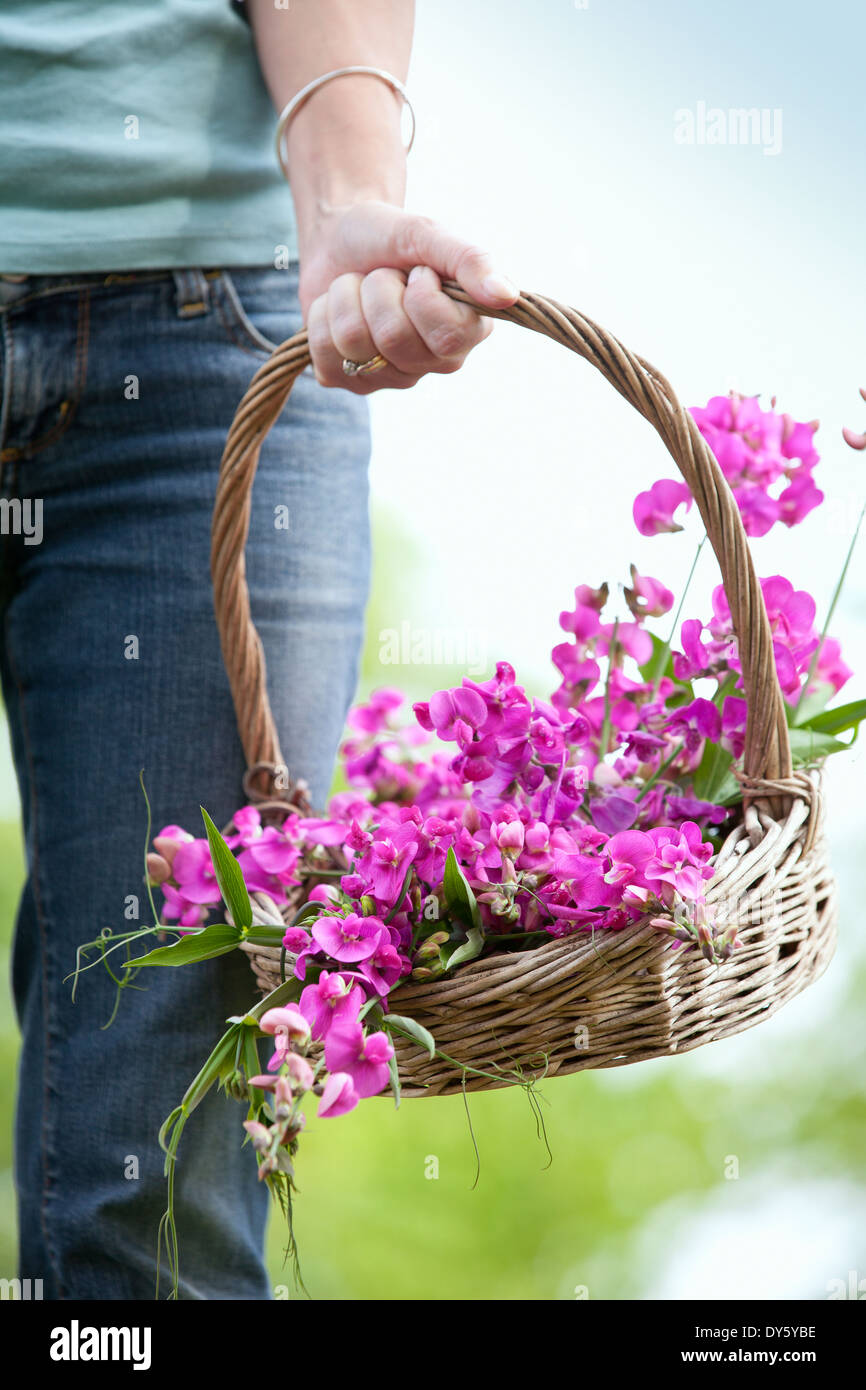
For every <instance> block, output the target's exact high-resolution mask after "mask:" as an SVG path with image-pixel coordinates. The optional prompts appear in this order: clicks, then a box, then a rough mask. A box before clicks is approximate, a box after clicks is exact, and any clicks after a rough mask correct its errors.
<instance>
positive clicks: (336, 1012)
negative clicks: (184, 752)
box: [298, 970, 364, 1042]
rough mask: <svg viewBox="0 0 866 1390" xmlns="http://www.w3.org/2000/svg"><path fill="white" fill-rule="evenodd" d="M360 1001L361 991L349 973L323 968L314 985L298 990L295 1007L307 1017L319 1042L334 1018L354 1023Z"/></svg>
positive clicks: (313, 1034)
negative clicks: (299, 991) (339, 972)
mask: <svg viewBox="0 0 866 1390" xmlns="http://www.w3.org/2000/svg"><path fill="white" fill-rule="evenodd" d="M363 1002H364V991H363V990H362V989H359V988H358V986H357V985H356V984H355V979H354V977H353V976H351V975H338V974H331V973H330V972H329V971H327V970H323V971H322V973H321V975H320V976H319V978H318V980H317V981H316V983H315V984H314V985H307V987H306V989H304V990H303V991H302V993H301V998H300V1003H299V1005H298V1008H299V1009H300V1012H301V1013H302V1014H303V1016H304V1018H305V1019H306V1020H307V1022H308V1024H309V1027H310V1031H311V1033H312V1036H313V1037H314V1038H315V1039H316V1041H317V1042H321V1041H322V1039H323V1038H324V1037H326V1036H327V1034H328V1032H329V1030H330V1028H331V1026H332V1025H333V1023H334V1022H335V1021H337V1020H339V1021H340V1022H341V1023H354V1022H355V1020H356V1019H357V1017H358V1013H359V1011H360V1008H361V1005H362V1004H363Z"/></svg>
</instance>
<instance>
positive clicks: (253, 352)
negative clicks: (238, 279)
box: [213, 275, 279, 357]
mask: <svg viewBox="0 0 866 1390" xmlns="http://www.w3.org/2000/svg"><path fill="white" fill-rule="evenodd" d="M217 284H218V285H219V288H220V290H222V292H223V293H222V294H215V295H214V296H213V301H214V304H215V306H216V311H217V315H218V317H219V320H220V323H221V324H222V326H223V328H224V329H225V331H226V333H227V334H228V336H229V338H230V339H231V341H232V342H233V343H234V345H235V347H239V348H240V349H241V351H242V352H248V353H249V354H250V356H251V357H259V356H262V355H264V356H269V355H270V353H271V352H273V351H274V349H275V348H276V347H278V346H279V345H278V344H277V343H274V345H273V347H272V348H271V347H265V345H264V343H258V344H257V345H256V346H255V347H253V346H252V344H253V343H254V342H255V339H254V338H253V337H251V336H250V337H248V338H247V340H246V342H241V340H240V339H239V338H238V337H236V335H235V328H240V329H243V331H244V332H247V331H248V330H247V329H246V328H244V325H243V324H242V323H237V324H233V323H232V322H231V321H230V320H229V318H228V315H227V313H226V305H225V303H224V302H223V294H225V295H226V297H228V295H227V291H226V288H225V286H226V278H225V276H224V275H220V278H219V280H218V281H217ZM235 293H237V291H235ZM229 303H231V301H230V300H229ZM264 336H265V335H264V334H262V337H263V338H264ZM265 341H269V340H268V339H266V340H265Z"/></svg>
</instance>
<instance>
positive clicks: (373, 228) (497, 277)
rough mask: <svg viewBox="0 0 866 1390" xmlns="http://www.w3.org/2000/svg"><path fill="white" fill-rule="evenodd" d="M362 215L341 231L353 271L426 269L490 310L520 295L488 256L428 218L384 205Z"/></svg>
mask: <svg viewBox="0 0 866 1390" xmlns="http://www.w3.org/2000/svg"><path fill="white" fill-rule="evenodd" d="M366 213H367V215H366V217H365V218H364V219H363V220H361V219H358V220H353V222H352V224H351V227H350V228H347V229H346V230H347V231H349V236H350V238H351V241H352V243H353V244H352V247H351V254H352V258H353V260H354V261H356V262H357V263H358V264H357V268H358V270H365V269H370V270H372V269H375V268H376V267H377V266H381V265H390V266H392V267H393V268H394V269H395V270H411V269H412V267H413V266H416V265H427V266H430V267H431V268H432V269H433V270H435V271H436V273H437V275H438V276H439V277H440V279H442V280H456V281H457V283H458V285H460V286H461V288H462V289H464V290H465V291H466V293H467V294H469V295H471V296H472V298H473V299H475V300H477V302H478V303H479V304H486V305H489V306H490V308H492V309H504V308H505V307H506V306H507V305H509V304H513V303H514V301H515V300H516V299H517V297H518V295H519V294H520V290H519V289H518V287H517V285H515V284H513V282H512V281H511V280H509V279H508V277H507V276H506V275H503V274H502V273H501V272H500V271H499V270H498V268H497V267H496V266H495V265H494V263H493V258H492V257H491V256H490V254H489V253H488V252H487V251H484V250H482V249H481V247H479V246H475V245H473V244H472V243H471V242H468V241H464V239H463V238H462V237H459V236H455V235H454V234H453V233H452V232H449V231H446V229H445V228H444V227H441V226H440V225H439V223H438V222H434V221H433V220H432V218H430V217H421V216H419V215H417V214H415V213H410V212H403V211H402V209H399V210H395V209H393V208H391V207H387V208H386V207H385V206H384V205H383V206H382V207H381V208H378V209H374V208H373V207H368V208H367V209H366ZM347 249H348V248H347Z"/></svg>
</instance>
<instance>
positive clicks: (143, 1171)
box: [0, 0, 517, 1299]
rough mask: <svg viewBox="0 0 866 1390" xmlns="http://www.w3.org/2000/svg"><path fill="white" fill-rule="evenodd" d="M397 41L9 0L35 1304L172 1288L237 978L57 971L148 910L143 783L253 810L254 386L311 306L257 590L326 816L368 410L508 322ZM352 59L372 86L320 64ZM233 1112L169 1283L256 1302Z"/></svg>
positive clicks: (14, 533) (260, 1194) (508, 293)
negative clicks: (242, 682) (240, 455)
mask: <svg viewBox="0 0 866 1390" xmlns="http://www.w3.org/2000/svg"><path fill="white" fill-rule="evenodd" d="M245 9H246V11H248V13H245V12H244V10H245ZM411 29H412V6H411V5H410V4H408V3H406V0H386V2H385V3H380V4H378V5H359V4H357V3H353V2H352V0H292V3H291V5H289V6H286V7H284V6H282V5H277V4H275V3H273V0H257V2H256V3H251V4H248V5H247V6H246V7H243V6H241V5H234V6H231V5H230V4H229V0H213V3H211V4H198V5H189V4H188V3H184V0H171V3H166V2H165V0H139V3H137V4H136V5H135V6H129V5H125V4H123V3H121V2H120V0H109V2H107V3H103V4H101V5H99V6H95V7H93V8H92V10H91V11H88V12H83V11H82V7H79V6H77V5H73V4H69V3H65V2H64V0H43V3H41V4H40V5H38V6H37V5H34V4H33V3H32V0H8V3H7V4H6V5H5V6H4V7H3V10H2V12H0V52H2V57H0V111H2V115H3V119H4V125H5V130H6V133H7V138H6V142H5V143H6V155H5V176H4V181H5V184H6V192H5V197H4V207H5V211H4V212H3V214H2V222H0V272H2V276H0V319H2V325H3V338H2V358H0V373H2V386H3V397H2V419H0V445H2V454H0V465H2V494H0V495H2V498H3V499H5V501H6V506H5V509H4V513H3V515H4V518H5V520H6V523H7V524H6V525H5V526H4V534H3V536H2V538H0V541H2V571H0V585H2V588H0V608H2V618H3V642H2V678H3V693H4V699H5V703H6V708H7V711H8V717H9V725H10V731H11V739H12V746H13V753H14V758H15V764H16V769H17V774H18V778H19V784H20V791H21V799H22V807H23V820H24V830H25V836H26V843H27V857H28V878H27V882H26V886H25V888H24V892H23V896H22V900H21V904H20V909H19V913H18V919H17V923H16V931H15V946H14V959H13V986H14V996H15V1002H16V1008H17V1012H18V1017H19V1021H20V1026H21V1029H22V1033H23V1051H22V1061H21V1074H20V1098H19V1106H18V1116H17V1126H16V1179H17V1186H18V1192H19V1201H20V1245H21V1267H20V1275H21V1277H22V1278H28V1279H31V1280H42V1290H43V1295H44V1297H46V1298H53V1299H71V1298H84V1299H106V1298H108V1299H130V1298H150V1297H152V1295H153V1290H154V1275H155V1262H154V1251H155V1248H156V1229H157V1224H158V1221H159V1217H160V1215H161V1212H162V1210H163V1207H164V1201H165V1193H164V1178H163V1155H162V1153H161V1151H160V1149H159V1146H158V1144H157V1139H156V1135H157V1131H158V1127H159V1125H160V1123H161V1121H162V1120H163V1119H164V1118H165V1116H166V1115H167V1114H168V1112H169V1111H170V1109H171V1108H172V1107H173V1106H174V1105H175V1104H176V1103H177V1101H178V1099H179V1098H180V1095H181V1094H182V1092H183V1089H184V1087H185V1085H186V1083H187V1081H188V1079H189V1078H190V1077H191V1076H192V1075H193V1074H194V1073H195V1071H196V1070H197V1068H198V1066H199V1065H200V1064H201V1062H202V1060H203V1059H204V1057H205V1056H206V1055H207V1052H208V1051H209V1048H210V1046H211V1043H212V1039H213V1034H214V1026H215V1024H216V1023H219V1022H220V1021H221V1020H222V1019H223V1018H225V1017H226V1016H227V1015H229V1014H231V1013H234V1012H236V1011H238V1010H239V1009H240V1008H242V1007H243V1006H244V1005H245V1004H246V1003H247V1002H248V1001H249V998H250V988H251V977H250V974H249V971H248V967H247V966H246V964H245V962H244V961H243V960H241V959H239V958H236V957H235V956H234V955H233V956H231V957H228V958H225V959H222V960H218V961H214V962H210V963H208V964H204V965H200V966H198V967H197V969H196V971H195V972H194V973H193V976H192V978H191V977H190V975H189V973H188V972H187V971H182V972H177V973H175V972H174V971H171V970H166V971H164V972H153V973H154V974H156V975H157V978H155V979H154V978H149V979H148V980H147V981H146V983H144V987H143V988H142V989H141V991H138V990H135V991H127V992H126V993H125V994H124V996H123V998H122V1001H121V1006H120V1009H119V1012H118V1015H117V1017H116V1018H115V1019H114V1021H113V1022H112V1023H111V1026H110V1027H109V1028H108V1029H105V1028H104V1027H103V1026H102V1025H104V1024H106V1023H107V1022H108V1020H109V1017H110V1015H111V1011H112V1007H113V1002H114V990H113V986H112V984H111V981H110V980H109V979H108V978H107V977H106V976H105V974H104V972H103V971H102V970H101V969H97V970H94V971H92V972H90V973H89V974H87V975H85V976H84V977H83V979H82V981H81V983H80V986H79V989H78V993H77V997H76V1000H75V1002H74V1003H73V1002H72V1001H71V998H70V985H69V979H68V976H69V972H70V970H71V969H72V968H73V966H74V962H75V950H76V947H77V946H78V944H79V943H80V942H82V941H86V940H88V939H92V938H93V937H94V936H96V935H97V933H98V932H99V931H100V930H101V929H102V928H104V927H110V928H112V929H115V930H117V929H128V928H129V927H130V926H131V925H134V924H135V922H136V921H137V920H140V921H141V922H142V924H144V923H145V921H146V920H147V909H146V900H145V898H144V894H143V886H142V880H141V871H140V866H141V863H142V847H143V840H144V833H145V808H144V803H143V801H142V798H141V792H140V788H139V785H138V775H139V771H140V769H142V768H143V769H144V774H145V781H146V785H147V790H148V793H149V796H150V800H151V804H152V807H153V817H154V823H155V824H156V825H157V826H159V825H162V824H165V823H166V822H178V823H180V824H182V825H186V826H189V827H190V828H194V827H195V825H196V824H198V820H199V811H198V807H199V804H200V803H201V802H203V803H204V804H205V805H207V807H208V809H209V810H210V812H211V814H212V815H213V816H214V818H215V820H216V821H217V822H218V823H221V822H224V821H226V820H227V819H228V817H229V816H230V815H231V813H232V811H233V810H234V809H235V808H236V806H237V803H238V799H239V791H240V784H241V776H242V773H243V758H242V753H241V748H240V744H239V740H238V735H237V730H236V727H235V720H234V713H233V709H232V704H231V699H230V695H229V690H228V685H227V680H226V676H225V672H224V669H223V666H222V661H221V656H220V651H219V642H218V637H217V633H216V628H215V624H214V619H213V611H212V602H211V594H210V588H209V580H208V549H209V522H210V511H211V507H212V502H213V495H214V487H215V481H216V474H217V469H218V465H219V458H220V453H221V449H222V444H223V441H224V438H225V434H226V431H227V429H228V426H229V424H230V422H231V418H232V414H233V412H234V409H235V406H236V405H237V402H238V400H239V399H240V397H241V395H242V394H243V391H244V389H245V387H246V385H247V383H248V381H249V378H250V377H251V375H252V374H253V372H254V370H255V369H256V368H257V366H258V365H259V364H260V363H261V362H262V361H264V360H265V358H266V357H267V355H268V353H269V351H270V350H271V348H272V346H273V345H274V344H275V343H277V342H280V341H282V340H283V339H285V338H287V337H288V336H290V335H291V334H292V333H294V332H296V331H297V330H298V329H299V328H300V327H301V325H302V323H306V324H307V327H308V330H309V336H310V346H311V353H312V358H313V367H314V373H313V374H310V373H307V374H305V375H304V376H303V377H302V378H301V379H300V380H299V381H298V383H297V384H296V386H295V388H294V391H293V392H292V396H291V399H290V401H289V404H288V406H287V408H286V410H285V411H284V412H283V415H282V417H281V419H280V421H279V423H278V425H277V426H276V427H275V428H274V430H273V431H272V433H271V436H270V437H269V438H268V440H267V442H266V445H265V448H264V450H263V454H262V459H261V464H260V468H259V474H258V477H257V480H256V485H255V489H254V499H253V517H252V528H251V542H250V546H249V549H248V578H249V584H250V590H251V596H252V604H253V615H254V618H255V621H256V624H257V626H258V630H259V632H260V633H261V636H262V639H263V642H264V646H265V651H266V656H267V663H268V674H269V690H270V696H271V702H272V704H273V706H274V709H275V714H276V717H277V721H278V724H279V727H280V730H281V734H282V739H283V745H284V749H285V752H286V756H287V758H288V760H289V764H290V767H291V770H292V772H293V774H294V775H296V776H300V777H303V778H305V779H306V780H307V782H308V783H309V784H310V787H311V791H312V797H313V801H314V803H319V804H321V802H322V801H323V799H324V797H325V796H326V793H327V789H328V784H329V780H330V776H331V767H332V761H333V757H334V753H335V748H336V744H337V741H338V739H339V735H340V731H341V728H342V723H343V719H344V715H345V712H346V708H347V705H348V702H349V700H350V698H351V696H352V693H353V689H354V684H355V679H356V669H357V658H358V652H359V646H360V642H361V636H362V624H363V610H364V603H365V598H366V592H367V571H368V531H367V484H366V470H367V461H368V444H369V441H368V425H367V407H366V404H365V402H364V400H363V397H364V396H366V395H367V394H368V393H369V392H371V391H373V390H380V389H383V388H403V387H406V386H411V385H413V384H414V383H415V382H416V381H417V380H418V379H419V378H420V377H421V376H423V375H425V374H426V373H427V372H450V371H453V370H454V369H455V368H457V367H459V366H460V364H461V363H462V361H463V360H464V358H465V356H466V354H467V353H468V352H469V351H470V350H471V349H472V348H473V347H474V346H475V345H476V344H477V343H478V342H480V341H481V339H482V338H484V337H485V336H486V335H487V333H488V332H489V329H490V326H491V325H490V321H489V320H481V319H479V318H478V316H477V315H476V314H475V313H474V312H473V311H471V310H468V309H467V308H466V307H465V306H460V305H457V304H455V303H454V302H453V301H451V300H450V299H448V298H447V297H446V296H445V295H444V294H443V293H442V292H441V289H440V277H443V278H444V277H448V278H454V279H456V280H458V281H459V282H460V283H461V285H462V286H463V287H464V288H465V289H466V290H467V291H468V293H469V294H470V295H472V296H473V297H474V298H475V299H476V300H477V301H479V302H481V303H484V304H487V305H489V306H491V307H495V308H501V307H504V306H506V305H508V304H510V303H512V302H513V301H514V299H515V298H516V294H517V291H516V289H515V288H514V287H513V286H512V285H510V284H509V282H508V281H507V280H505V279H504V278H503V277H501V276H500V275H498V274H497V272H496V270H495V267H494V266H493V264H492V262H491V261H490V259H489V258H488V256H487V255H485V254H484V253H483V252H482V251H481V250H480V249H478V248H476V247H473V246H471V245H469V244H467V243H466V242H464V241H462V240H460V239H459V238H458V237H455V236H452V235H451V234H450V233H448V232H447V231H445V230H444V229H442V228H440V227H439V226H437V225H436V224H435V223H433V222H431V221H430V220H428V219H426V218H422V217H417V216H414V215H411V214H409V213H407V212H405V211H404V210H403V209H402V203H403V195H404V183H405V151H404V147H403V137H402V135H401V108H402V99H401V97H400V96H399V89H396V90H395V88H394V86H393V84H392V82H391V81H390V80H389V78H396V79H398V80H399V81H400V82H402V81H403V79H404V78H405V75H406V68H407V65H408V58H409V50H410V43H411ZM352 65H365V66H371V67H374V68H376V69H380V70H382V72H383V73H384V74H385V76H384V77H376V76H374V75H371V74H369V73H364V74H349V75H345V74H344V75H341V76H339V77H335V76H331V74H334V73H335V71H336V70H338V69H341V68H344V67H346V66H352ZM324 78H327V80H322V81H316V85H315V87H314V89H313V90H312V91H311V94H310V95H309V97H308V98H307V99H306V100H305V101H304V102H303V104H301V105H300V106H297V107H296V108H290V110H289V113H288V116H289V119H286V120H284V121H283V125H284V126H285V143H284V152H285V164H286V169H287V172H288V176H289V181H290V186H291V197H290V195H289V192H288V189H287V187H286V184H285V181H284V180H283V179H282V177H281V175H280V172H279V169H278V166H277V163H276V160H275V159H274V156H273V135H274V122H275V114H274V111H275V110H276V111H277V112H280V111H283V110H284V108H286V107H287V105H288V104H289V103H290V102H291V100H292V98H293V97H294V96H295V95H296V94H297V93H299V92H300V91H301V89H302V88H304V87H305V86H307V85H308V84H309V83H310V82H313V81H315V80H317V79H324ZM227 267H228V269H227ZM382 359H384V360H382ZM344 363H345V364H346V365H345V366H344ZM348 373H351V374H348ZM322 387H339V388H340V389H339V390H338V391H328V390H323V389H322ZM286 508H287V509H288V512H287V513H286V510H285V509H286ZM277 513H279V514H280V516H281V517H285V516H286V515H288V518H289V526H288V529H286V527H285V525H284V524H281V525H280V526H279V527H277V526H276V525H275V523H274V518H275V515H277ZM36 516H38V517H39V518H40V525H39V528H37V527H36V526H35V524H32V525H25V524H24V518H31V520H32V518H34V517H36ZM16 519H17V524H16ZM139 983H142V982H141V981H140V980H139ZM230 1104H231V1103H230V1102H227V1101H226V1100H225V1099H224V1098H223V1097H222V1096H217V1095H212V1096H211V1097H210V1098H209V1100H208V1102H206V1103H205V1104H204V1105H203V1106H202V1108H201V1111H200V1112H199V1114H197V1116H196V1120H195V1122H194V1123H192V1124H190V1126H189V1127H188V1129H187V1132H186V1136H185V1137H184V1141H183V1144H182V1146H181V1151H180V1162H179V1165H178V1201H177V1209H178V1235H179V1239H180V1243H181V1249H182V1251H183V1258H182V1264H181V1270H180V1279H181V1286H180V1287H181V1296H182V1297H185V1298H241V1299H259V1298H267V1297H268V1296H269V1289H268V1284H267V1279H266V1274H265V1270H264V1266H263V1261H262V1247H263V1232H264V1224H265V1217H266V1192H265V1190H264V1188H263V1187H262V1186H261V1185H259V1184H257V1181H256V1176H255V1165H254V1164H253V1163H251V1162H250V1158H249V1154H248V1153H246V1152H241V1150H240V1146H239V1141H238V1129H237V1126H236V1124H235V1123H234V1117H233V1116H232V1115H231V1114H230V1113H229V1111H228V1108H227V1107H228V1106H229V1105H230Z"/></svg>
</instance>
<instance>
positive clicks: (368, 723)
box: [320, 687, 405, 1113]
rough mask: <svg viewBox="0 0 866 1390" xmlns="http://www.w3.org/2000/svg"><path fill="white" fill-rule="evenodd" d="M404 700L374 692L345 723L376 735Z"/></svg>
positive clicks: (390, 691)
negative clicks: (392, 711)
mask: <svg viewBox="0 0 866 1390" xmlns="http://www.w3.org/2000/svg"><path fill="white" fill-rule="evenodd" d="M404 698H405V697H404V695H403V692H402V690H395V689H394V688H393V687H384V688H382V689H381V690H374V691H373V693H372V695H371V696H370V698H369V700H368V701H367V704H366V705H356V706H355V708H354V709H351V710H349V713H348V715H347V717H346V723H347V724H348V725H349V726H350V728H352V729H358V730H359V731H360V732H361V733H365V734H376V733H378V732H379V731H380V730H381V729H384V728H385V725H386V724H387V722H388V715H389V714H390V712H391V710H395V709H399V708H400V706H401V705H402V703H403V700H404ZM320 1113H321V1112H320Z"/></svg>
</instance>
